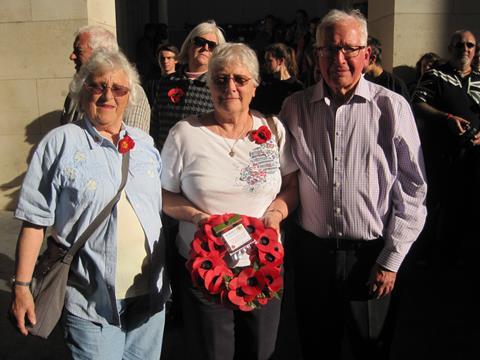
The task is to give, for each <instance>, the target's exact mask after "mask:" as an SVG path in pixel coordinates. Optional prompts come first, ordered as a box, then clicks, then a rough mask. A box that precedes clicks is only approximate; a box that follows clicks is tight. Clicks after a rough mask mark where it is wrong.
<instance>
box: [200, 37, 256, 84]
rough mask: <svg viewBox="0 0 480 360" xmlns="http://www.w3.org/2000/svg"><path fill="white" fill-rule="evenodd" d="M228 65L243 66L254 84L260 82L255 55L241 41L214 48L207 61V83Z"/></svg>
mask: <svg viewBox="0 0 480 360" xmlns="http://www.w3.org/2000/svg"><path fill="white" fill-rule="evenodd" d="M228 65H238V66H242V67H245V69H247V71H248V72H249V73H250V75H251V76H252V80H253V81H254V83H255V86H258V84H260V70H259V65H258V59H257V55H256V54H255V51H253V50H252V49H251V48H250V47H249V46H247V45H245V44H242V43H224V44H222V45H219V46H217V47H216V48H215V50H214V51H213V53H212V56H211V57H210V61H209V62H208V73H207V83H208V85H209V86H210V85H211V84H212V80H213V77H214V76H215V74H217V73H218V72H219V71H221V70H222V69H224V68H225V67H226V66H228Z"/></svg>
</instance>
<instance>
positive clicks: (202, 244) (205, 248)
mask: <svg viewBox="0 0 480 360" xmlns="http://www.w3.org/2000/svg"><path fill="white" fill-rule="evenodd" d="M200 247H201V248H202V249H203V250H205V251H210V248H209V247H208V243H207V242H206V241H202V243H201V245H200Z"/></svg>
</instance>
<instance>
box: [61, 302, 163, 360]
mask: <svg viewBox="0 0 480 360" xmlns="http://www.w3.org/2000/svg"><path fill="white" fill-rule="evenodd" d="M143 298H147V299H146V300H147V301H148V296H142V297H138V298H130V299H126V300H119V301H117V307H118V310H119V313H120V314H121V318H122V324H121V326H114V325H110V324H99V323H94V322H92V321H89V320H85V319H82V318H79V317H78V316H75V315H73V314H71V313H69V312H68V311H65V312H64V318H63V328H64V335H65V343H66V345H67V347H68V349H69V350H70V353H71V356H72V359H74V360H77V359H78V360H91V359H102V360H122V359H125V360H130V359H132V360H133V359H135V360H140V359H142V360H144V359H145V360H148V359H152V360H158V359H160V354H161V352H162V340H163V330H164V325H165V310H162V311H161V312H158V313H156V314H154V315H152V316H148V315H146V314H145V311H147V309H148V306H145V307H143V306H139V307H138V308H135V307H132V308H133V309H134V310H131V311H130V313H128V312H129V308H130V305H131V304H132V303H134V302H135V301H143V300H144V299H143ZM146 304H148V302H146ZM139 308H140V309H142V308H143V314H141V313H140V312H141V311H138V310H139Z"/></svg>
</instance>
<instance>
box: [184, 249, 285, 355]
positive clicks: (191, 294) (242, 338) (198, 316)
mask: <svg viewBox="0 0 480 360" xmlns="http://www.w3.org/2000/svg"><path fill="white" fill-rule="evenodd" d="M176 270H177V272H178V274H179V275H180V276H179V279H180V282H179V289H180V291H181V296H180V298H181V302H182V313H183V323H184V341H185V345H186V350H187V353H188V359H195V360H200V359H201V360H207V359H212V360H230V359H238V360H240V359H241V360H246V359H248V360H255V359H259V360H260V359H265V360H266V359H269V358H271V356H272V354H273V352H274V350H275V342H276V339H277V331H278V324H279V320H280V304H281V301H280V300H278V299H272V300H271V301H270V302H269V303H268V304H267V305H266V306H264V307H262V308H260V309H255V310H253V311H249V312H243V311H240V310H231V309H228V308H227V307H225V306H224V305H221V304H217V303H215V302H213V301H210V300H209V299H207V297H206V295H205V294H204V293H203V292H202V291H201V290H199V289H198V288H195V287H194V286H193V284H192V281H191V278H190V274H189V272H188V270H186V268H185V259H184V258H182V257H181V256H179V255H177V266H176Z"/></svg>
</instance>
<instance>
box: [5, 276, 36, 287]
mask: <svg viewBox="0 0 480 360" xmlns="http://www.w3.org/2000/svg"><path fill="white" fill-rule="evenodd" d="M30 285H32V282H31V281H18V280H15V276H12V277H11V278H10V286H11V287H12V288H13V287H14V286H30Z"/></svg>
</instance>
